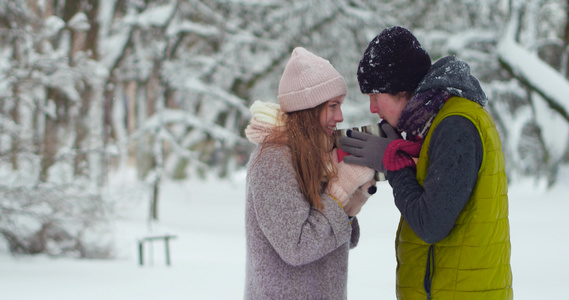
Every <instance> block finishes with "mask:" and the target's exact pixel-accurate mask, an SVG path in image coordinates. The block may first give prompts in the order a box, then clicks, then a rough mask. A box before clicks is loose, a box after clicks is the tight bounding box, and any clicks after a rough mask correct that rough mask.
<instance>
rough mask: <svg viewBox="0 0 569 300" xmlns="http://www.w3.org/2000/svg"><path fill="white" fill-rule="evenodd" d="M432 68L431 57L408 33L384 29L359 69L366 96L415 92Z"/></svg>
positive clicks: (360, 80) (373, 41)
mask: <svg viewBox="0 0 569 300" xmlns="http://www.w3.org/2000/svg"><path fill="white" fill-rule="evenodd" d="M430 67H431V58H430V57H429V54H428V53H427V51H425V49H423V47H421V44H420V43H419V41H418V40H417V38H416V37H415V36H414V35H413V34H412V33H411V32H410V31H409V30H407V29H405V28H403V27H400V26H395V27H391V28H387V29H384V30H383V31H382V32H381V33H380V34H378V35H377V36H376V37H375V38H374V39H373V40H372V41H371V42H370V43H369V45H368V47H367V49H366V50H365V52H364V55H363V57H362V59H361V61H360V64H359V66H358V72H357V74H358V83H359V84H360V90H361V92H362V93H363V94H370V93H389V94H395V93H398V92H406V91H410V92H414V91H415V90H416V89H417V86H418V85H419V82H420V81H421V79H422V78H423V77H424V76H425V74H427V71H428V70H429V68H430Z"/></svg>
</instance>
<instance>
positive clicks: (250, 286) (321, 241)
mask: <svg viewBox="0 0 569 300" xmlns="http://www.w3.org/2000/svg"><path fill="white" fill-rule="evenodd" d="M259 150H260V146H257V148H256V149H255V150H254V151H253V153H252V154H251V157H250V160H249V163H248V169H247V202H246V212H245V214H246V216H245V219H246V241H247V243H246V244H247V251H246V252H247V258H246V285H245V299H287V300H290V299H346V298H347V278H348V251H349V250H350V248H353V247H355V246H356V245H357V242H358V239H359V226H358V221H357V219H356V218H354V220H353V221H352V224H351V225H350V222H349V220H348V216H347V215H346V213H345V212H344V211H343V209H342V208H341V207H340V206H339V205H338V204H337V203H336V202H335V201H334V199H332V198H330V197H329V196H328V195H325V194H323V195H322V201H323V204H324V208H323V209H322V211H319V210H317V209H315V208H312V207H311V206H310V205H309V203H308V202H307V201H306V200H305V199H304V197H303V195H302V193H301V191H300V187H299V184H298V181H297V180H296V176H295V172H294V168H293V165H292V158H291V155H290V150H289V148H288V147H287V146H282V147H278V148H274V147H273V148H266V149H264V150H263V152H262V154H261V155H260V156H259Z"/></svg>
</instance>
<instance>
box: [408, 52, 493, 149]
mask: <svg viewBox="0 0 569 300" xmlns="http://www.w3.org/2000/svg"><path fill="white" fill-rule="evenodd" d="M452 96H459V97H463V98H466V99H469V100H470V101H474V102H476V103H478V104H480V105H482V106H484V105H486V103H487V102H488V99H487V98H486V94H485V93H484V91H483V90H482V88H481V87H480V83H479V82H478V79H476V77H474V76H472V75H471V74H470V67H469V66H468V64H467V63H465V62H463V61H461V60H458V59H456V58H455V57H454V56H446V57H443V58H441V59H440V60H438V61H437V62H435V63H434V64H433V65H432V66H431V68H430V69H429V71H428V72H427V75H425V77H424V78H423V80H422V81H421V82H420V83H419V86H418V87H417V91H416V92H415V95H414V96H413V97H412V98H411V100H410V101H409V103H407V106H405V108H404V109H403V111H402V112H401V116H400V118H399V122H398V124H397V128H398V129H399V130H401V131H405V132H406V133H407V136H408V139H410V140H422V139H424V138H425V136H426V135H427V132H429V129H430V128H431V124H432V121H433V119H434V118H435V116H436V115H437V113H438V112H439V110H440V109H441V107H442V106H443V105H444V104H445V102H446V101H447V100H448V99H449V98H450V97H452Z"/></svg>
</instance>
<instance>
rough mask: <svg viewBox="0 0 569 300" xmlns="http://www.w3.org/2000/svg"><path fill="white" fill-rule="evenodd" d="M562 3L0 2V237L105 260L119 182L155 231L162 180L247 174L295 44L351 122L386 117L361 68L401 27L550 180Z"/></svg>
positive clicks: (522, 162)
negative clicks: (259, 104) (381, 40)
mask: <svg viewBox="0 0 569 300" xmlns="http://www.w3.org/2000/svg"><path fill="white" fill-rule="evenodd" d="M567 7H568V6H567V3H566V1H562V0H509V1H506V0H501V1H493V0H479V1H475V0H463V1H451V0H433V1H407V0H387V1H373V0H316V1H308V0H306V1H276V0H246V1H237V0H234V1H226V0H157V1H142V0H105V1H102V0H78V1H70V0H64V1H28V0H17V1H13V0H0V42H1V43H0V101H1V102H0V167H1V168H0V176H2V177H1V178H3V179H5V178H6V180H2V184H0V196H1V198H0V199H1V200H0V212H1V214H2V215H3V216H6V217H3V218H0V232H2V234H3V236H4V237H5V239H6V240H7V241H8V243H9V244H10V246H11V247H12V249H14V251H16V252H24V253H25V252H28V253H31V252H51V253H67V252H73V251H75V252H73V253H79V254H77V255H79V256H97V255H99V256H100V255H102V254H101V253H107V254H108V253H109V250H108V249H107V250H105V248H104V247H103V248H96V247H94V246H93V245H91V246H87V245H89V243H88V240H89V239H87V238H86V236H88V235H89V234H91V233H89V230H92V231H93V232H98V231H97V229H100V228H104V224H105V221H106V220H107V219H108V218H109V217H110V215H111V214H112V213H113V203H116V201H119V200H117V199H115V198H112V197H110V196H109V194H112V193H106V189H107V188H108V186H109V182H108V178H109V175H110V174H112V173H113V172H115V171H117V170H121V169H126V168H133V169H135V170H136V171H137V174H138V179H139V180H140V182H141V183H142V184H144V185H145V188H146V190H147V197H148V199H149V201H150V203H149V219H150V220H156V219H158V218H159V203H160V201H166V200H160V199H159V197H158V196H159V194H160V186H161V182H162V181H163V180H164V179H165V178H174V179H180V178H188V177H190V178H198V177H201V176H205V175H215V176H227V175H230V174H231V173H232V172H234V171H235V170H237V169H239V168H242V167H243V166H244V164H245V162H246V161H247V159H248V154H249V152H250V150H251V149H252V148H251V147H252V145H251V144H250V143H248V141H247V140H246V139H245V138H244V136H243V129H244V128H245V126H246V125H247V123H248V120H249V118H250V113H249V110H248V107H249V105H250V104H251V103H253V101H255V100H264V101H273V102H276V96H277V89H278V82H279V79H280V75H281V73H282V71H283V69H284V66H285V64H286V62H287V61H288V58H289V57H290V53H291V51H292V49H293V48H294V47H297V46H302V47H305V48H307V49H309V50H311V51H313V52H314V53H316V54H318V55H320V56H322V57H325V58H327V59H328V60H330V62H331V63H332V64H333V65H334V66H335V67H336V68H337V69H338V70H339V71H340V73H342V74H343V75H344V77H345V78H346V81H347V83H348V90H349V92H348V96H347V101H346V102H345V104H344V105H343V109H344V117H345V122H344V123H343V124H342V126H343V127H351V126H358V125H367V124H369V123H371V122H374V121H377V120H376V118H377V117H376V116H373V115H372V114H370V113H369V112H368V105H369V103H368V99H367V97H366V96H365V95H362V94H361V93H360V92H359V87H358V84H357V80H356V75H355V74H356V66H357V64H358V62H359V59H360V58H361V55H362V53H363V51H364V50H365V48H366V47H367V44H368V42H369V41H370V40H371V39H372V38H373V37H374V36H375V35H376V34H378V33H379V32H380V31H381V30H382V29H384V28H386V27H388V26H393V25H402V26H405V27H407V28H409V29H411V30H412V31H413V32H414V33H415V34H416V35H417V37H418V38H419V40H420V41H421V43H422V44H423V46H424V47H425V48H426V49H427V51H428V52H429V53H430V55H431V57H432V58H433V59H434V60H436V59H438V58H440V57H442V56H445V55H456V56H458V57H459V58H460V59H462V60H465V61H467V62H468V63H469V64H470V65H471V67H472V71H473V73H474V74H475V75H476V76H477V77H478V78H479V79H480V80H481V82H482V85H483V87H484V89H485V90H486V92H487V94H488V96H489V98H490V102H489V103H490V104H489V107H488V109H489V111H490V112H491V113H492V114H493V116H494V117H495V120H496V122H497V123H498V126H499V128H500V132H501V134H502V139H503V142H504V143H503V144H504V150H505V152H506V154H507V155H506V157H507V160H508V161H507V166H508V173H509V176H510V178H511V179H512V180H516V179H517V178H518V177H519V176H534V177H536V178H547V180H548V181H549V182H550V183H554V182H555V181H556V179H557V175H556V174H557V173H556V172H557V169H558V168H559V166H562V165H566V164H567V162H568V160H569V151H568V148H569V147H568V145H569V141H568V139H569V126H568V123H569V117H568V108H567V106H568V104H567V100H566V99H565V98H564V96H563V95H564V93H563V92H564V91H565V90H566V89H567V88H566V86H567V68H568V66H569V59H568V57H569V55H568V54H569V51H568V50H567V49H569V47H568V46H567V45H568V44H569V29H568V28H569V22H568V20H567V13H568V8H567ZM42 195H45V197H44V198H42V197H41V196H42ZM64 199H65V200H64ZM63 203H65V204H66V205H65V207H66V208H65V209H64V208H63V206H62V204H63ZM88 211H90V212H91V213H89V214H87V213H86V212H88ZM23 220H28V221H23ZM30 220H33V221H30ZM78 224H79V225H78ZM94 224H96V225H94ZM56 236H58V237H56ZM61 236H65V237H66V238H59V237H61ZM54 241H58V242H54ZM54 243H55V244H57V245H59V246H58V247H57V246H53V244H54ZM71 244H73V245H75V246H73V247H70V246H69V245H71ZM37 245H43V246H42V247H38V246H37ZM46 245H49V246H46ZM78 245H79V246H78ZM78 249H80V250H78ZM93 249H94V250H93ZM91 250H92V251H91ZM77 251H78V252H77ZM94 253H99V254H94Z"/></svg>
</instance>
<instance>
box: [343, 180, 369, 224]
mask: <svg viewBox="0 0 569 300" xmlns="http://www.w3.org/2000/svg"><path fill="white" fill-rule="evenodd" d="M376 191H377V188H376V186H375V180H370V181H368V182H366V183H364V184H363V185H362V186H360V187H359V188H358V189H357V190H356V191H355V192H354V193H353V194H352V196H351V197H350V201H348V204H346V205H345V206H344V211H345V212H346V214H347V215H348V216H350V217H354V216H356V215H357V214H358V213H359V212H360V210H362V206H364V204H365V203H366V202H367V200H368V199H369V197H370V196H371V195H373V194H375V192H376Z"/></svg>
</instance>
